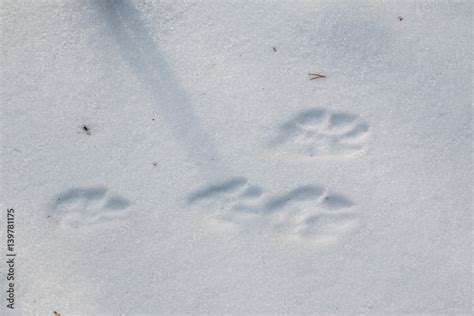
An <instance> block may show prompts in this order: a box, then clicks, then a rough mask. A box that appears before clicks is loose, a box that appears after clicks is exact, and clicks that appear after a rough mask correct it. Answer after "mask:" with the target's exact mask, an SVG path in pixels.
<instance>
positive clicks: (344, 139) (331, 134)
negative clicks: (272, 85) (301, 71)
mask: <svg viewBox="0 0 474 316" xmlns="http://www.w3.org/2000/svg"><path fill="white" fill-rule="evenodd" d="M368 130H369V125H368V124H367V122H365V121H363V120H362V119H360V118H359V117H358V116H357V115H355V114H352V113H347V112H330V111H329V110H326V109H310V110H306V111H302V112H300V113H298V114H297V115H296V116H295V117H293V118H292V119H291V120H289V121H287V122H285V123H284V124H282V125H281V126H280V128H279V131H278V135H277V136H276V137H275V139H273V141H272V142H271V145H272V147H277V148H278V149H279V150H280V151H282V152H285V153H294V152H296V153H299V154H302V155H305V156H309V157H314V156H337V155H339V156H343V155H352V154H355V153H357V152H359V151H361V150H362V149H363V148H364V145H365V140H366V136H367V134H368Z"/></svg>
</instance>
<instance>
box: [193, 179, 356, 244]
mask: <svg viewBox="0 0 474 316" xmlns="http://www.w3.org/2000/svg"><path fill="white" fill-rule="evenodd" d="M188 202H189V204H199V206H200V208H201V209H202V210H203V211H206V212H207V213H208V214H209V215H211V219H213V220H215V221H216V222H217V223H218V224H219V223H220V224H221V227H222V228H228V227H229V225H230V227H233V228H240V229H244V227H245V228H247V230H249V229H254V230H255V229H257V230H264V231H265V232H270V233H275V234H278V235H279V236H286V237H288V238H292V237H293V238H297V239H300V240H307V241H315V242H321V243H331V242H336V241H338V240H340V239H341V237H343V236H345V235H347V233H349V232H350V231H352V230H353V229H354V228H356V227H357V226H358V221H359V216H358V214H357V213H356V212H355V211H354V209H353V203H352V201H351V200H350V199H349V198H348V197H346V196H344V195H342V194H332V193H328V192H327V190H326V189H325V188H324V187H322V186H318V185H301V186H298V187H296V188H294V189H292V190H289V191H287V192H284V193H281V194H276V195H271V196H268V195H265V194H264V192H263V189H262V188H260V187H258V186H255V185H250V184H249V183H248V181H247V180H246V179H245V178H234V179H230V180H228V181H226V182H223V183H219V184H216V185H211V186H208V187H205V188H204V189H202V190H199V191H196V192H195V193H193V194H191V195H190V197H189V198H188Z"/></svg>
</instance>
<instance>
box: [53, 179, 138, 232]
mask: <svg viewBox="0 0 474 316" xmlns="http://www.w3.org/2000/svg"><path fill="white" fill-rule="evenodd" d="M129 206H130V202H129V201H128V200H127V199H125V198H124V197H122V196H119V195H111V194H109V193H108V190H107V188H105V187H103V186H98V187H90V188H72V189H69V190H67V191H65V192H62V193H60V194H59V195H57V196H56V198H55V200H54V202H53V207H52V210H51V211H50V214H49V215H48V217H49V218H52V219H56V220H57V221H58V222H59V223H61V224H62V225H63V226H66V227H73V228H79V227H81V226H86V225H95V224H100V223H106V222H110V221H114V220H116V219H120V218H123V217H125V216H126V215H127V213H128V212H129Z"/></svg>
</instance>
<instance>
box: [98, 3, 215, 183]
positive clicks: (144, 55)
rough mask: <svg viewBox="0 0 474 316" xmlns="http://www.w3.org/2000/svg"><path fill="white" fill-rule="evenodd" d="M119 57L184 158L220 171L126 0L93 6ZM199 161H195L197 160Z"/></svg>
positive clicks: (207, 141)
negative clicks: (155, 107)
mask: <svg viewBox="0 0 474 316" xmlns="http://www.w3.org/2000/svg"><path fill="white" fill-rule="evenodd" d="M96 4H97V6H98V8H99V10H100V11H101V13H102V16H103V17H104V19H105V22H106V25H107V27H108V30H109V33H110V34H111V35H112V36H113V38H114V41H115V43H116V44H117V46H118V48H119V50H120V54H121V55H122V57H123V58H124V59H125V61H126V62H127V63H128V64H129V66H130V68H131V69H132V70H133V72H134V73H135V76H136V77H137V80H138V81H139V82H140V83H141V85H142V86H143V88H144V89H145V90H146V91H147V92H148V94H149V95H150V97H151V98H152V100H153V102H154V103H155V104H157V105H159V110H160V114H161V115H162V116H163V117H164V118H165V120H166V122H167V123H168V125H169V126H170V127H171V128H172V130H173V131H174V133H175V134H176V137H177V138H178V140H179V141H180V142H181V143H182V144H183V145H184V146H186V147H187V150H188V154H189V155H190V156H191V157H193V158H194V159H196V157H203V158H200V159H201V161H199V160H198V161H196V163H197V164H199V165H202V166H203V167H205V168H206V169H207V170H209V171H212V172H213V174H216V173H220V172H219V171H220V170H222V167H221V166H220V160H219V159H218V156H217V151H216V150H215V148H214V146H213V144H212V142H211V141H210V139H209V136H208V135H207V133H206V131H205V130H204V129H203V128H202V127H201V124H200V122H199V118H198V117H196V115H195V113H194V111H193V108H192V104H191V102H190V101H189V99H188V97H187V95H186V92H185V91H184V89H183V88H182V87H181V86H180V84H179V83H178V82H177V81H176V80H175V78H174V76H173V74H172V71H171V70H170V67H169V65H168V63H167V62H166V60H165V58H164V56H163V55H162V54H161V52H160V49H159V47H158V46H157V44H156V43H155V42H154V40H153V37H152V36H151V35H150V33H149V32H148V30H147V28H146V27H145V25H144V23H143V22H142V21H141V18H140V15H141V13H140V12H139V11H138V10H137V9H136V8H134V7H133V5H131V4H130V3H128V1H127V0H108V1H104V2H96ZM198 159H199V158H198Z"/></svg>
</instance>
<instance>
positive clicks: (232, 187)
mask: <svg viewBox="0 0 474 316" xmlns="http://www.w3.org/2000/svg"><path fill="white" fill-rule="evenodd" d="M262 194H263V190H262V188H260V187H259V186H256V185H251V184H249V183H248V180H247V179H246V178H242V177H236V178H232V179H229V180H227V181H224V182H220V183H216V184H213V185H209V186H206V187H204V188H203V189H200V190H197V191H195V192H194V193H192V194H190V195H189V196H188V199H187V202H188V204H189V205H197V206H198V207H199V208H200V209H201V210H202V211H203V212H204V213H205V214H207V215H208V217H209V218H208V219H209V220H210V221H211V222H213V223H215V224H217V225H218V226H220V227H221V228H224V229H227V228H236V227H234V224H238V223H239V222H241V221H242V220H244V218H246V217H248V215H250V213H247V214H246V212H244V210H251V209H253V208H255V207H257V204H258V201H259V200H260V197H261V195H262ZM239 210H240V211H242V212H240V213H239V212H238V211H239Z"/></svg>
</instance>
